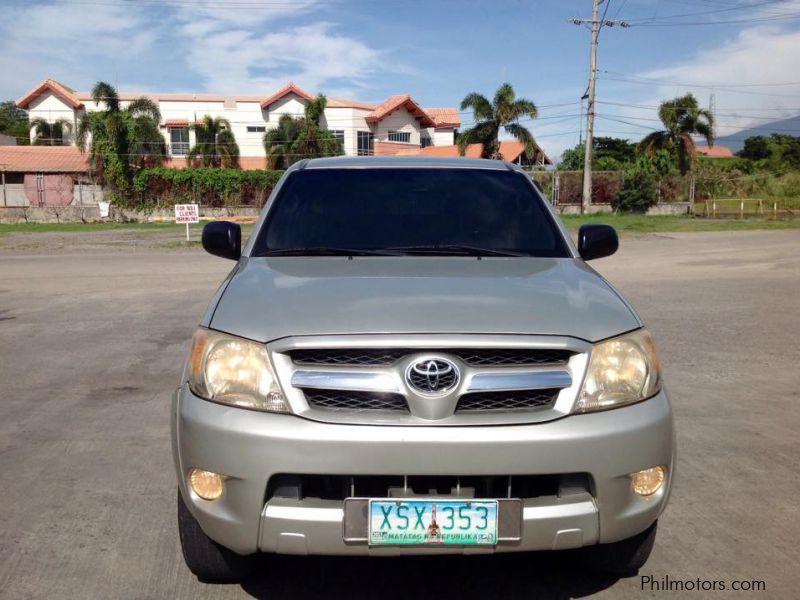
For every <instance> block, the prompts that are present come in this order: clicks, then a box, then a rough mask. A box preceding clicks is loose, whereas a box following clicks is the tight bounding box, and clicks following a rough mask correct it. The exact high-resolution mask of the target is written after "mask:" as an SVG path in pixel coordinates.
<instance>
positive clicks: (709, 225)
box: [561, 214, 800, 233]
mask: <svg viewBox="0 0 800 600" xmlns="http://www.w3.org/2000/svg"><path fill="white" fill-rule="evenodd" d="M561 220H562V221H563V222H564V224H565V225H566V226H567V227H568V228H569V229H570V230H572V231H577V230H578V228H579V227H580V226H581V225H583V224H584V223H606V224H608V225H611V226H613V227H614V228H616V230H617V231H619V232H622V233H658V232H662V231H664V232H666V231H738V230H753V229H800V219H764V218H755V217H753V218H747V219H707V218H704V217H694V216H691V215H615V214H598V215H586V216H583V215H561Z"/></svg>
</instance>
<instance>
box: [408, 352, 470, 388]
mask: <svg viewBox="0 0 800 600" xmlns="http://www.w3.org/2000/svg"><path fill="white" fill-rule="evenodd" d="M458 379H459V373H458V367H456V365H454V364H453V363H452V362H450V361H449V360H445V359H443V358H424V359H422V360H418V361H416V362H414V363H412V364H411V365H410V366H409V367H408V370H407V371H406V381H407V382H408V385H409V386H410V387H411V388H413V389H414V390H416V391H418V392H421V393H423V394H445V393H447V392H449V391H450V390H452V389H453V388H454V387H455V386H456V385H457V384H458Z"/></svg>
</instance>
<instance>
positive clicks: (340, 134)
mask: <svg viewBox="0 0 800 600" xmlns="http://www.w3.org/2000/svg"><path fill="white" fill-rule="evenodd" d="M331 133H332V134H333V137H335V138H336V139H337V140H339V143H340V144H341V145H342V148H344V129H331Z"/></svg>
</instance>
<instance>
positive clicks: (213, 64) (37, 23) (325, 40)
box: [0, 0, 383, 98]
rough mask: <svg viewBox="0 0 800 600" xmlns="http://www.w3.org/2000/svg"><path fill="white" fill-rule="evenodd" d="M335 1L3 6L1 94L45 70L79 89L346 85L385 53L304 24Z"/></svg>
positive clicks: (13, 93)
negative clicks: (104, 85)
mask: <svg viewBox="0 0 800 600" xmlns="http://www.w3.org/2000/svg"><path fill="white" fill-rule="evenodd" d="M332 1H333V2H335V1H337V0H325V2H323V0H283V1H281V2H274V3H263V4H262V5H260V6H259V7H256V8H253V7H248V6H246V5H245V4H244V3H242V2H241V1H240V0H230V2H229V1H228V0H195V1H193V2H192V3H191V4H189V3H187V2H186V1H185V0H165V1H164V2H163V3H160V4H158V5H155V4H153V3H147V4H144V3H143V4H137V3H135V2H130V3H127V2H126V3H125V5H124V6H121V5H106V4H99V5H94V4H93V5H92V6H91V7H88V5H85V4H79V3H73V2H68V1H65V0H46V1H45V2H41V3H29V4H27V5H18V6H14V7H9V8H7V9H6V8H4V10H3V19H0V73H3V77H0V98H6V97H18V96H19V95H21V94H22V93H23V92H25V91H27V89H29V88H30V87H32V86H33V85H34V84H36V83H38V82H39V81H41V80H42V79H44V78H45V77H52V78H54V79H57V80H59V81H61V82H62V83H64V84H66V85H68V86H71V87H75V88H79V89H87V88H89V87H90V86H91V85H92V84H93V83H94V82H95V81H97V80H98V79H106V80H108V81H109V82H111V83H113V84H115V85H117V86H118V87H119V88H120V89H123V90H126V89H128V90H130V89H135V90H137V91H139V90H142V89H152V88H153V87H161V88H163V87H164V86H163V85H161V86H160V85H159V84H158V83H157V81H163V80H165V79H166V80H169V81H173V84H172V86H171V87H170V88H169V89H164V90H163V91H177V90H181V89H182V90H185V89H189V88H191V89H193V90H195V91H211V92H225V91H230V92H251V93H268V92H271V91H274V89H275V88H277V87H279V86H281V85H283V84H284V83H286V82H287V81H289V80H293V81H296V82H297V83H298V84H299V85H302V86H305V87H307V88H308V89H309V90H310V91H312V92H316V91H324V90H325V89H326V88H327V89H335V90H337V93H346V92H350V91H353V90H354V89H358V88H359V87H360V86H362V85H364V84H365V81H366V78H367V77H368V76H369V75H370V74H372V73H373V72H375V71H376V69H377V68H378V67H379V66H380V63H381V61H382V57H383V53H382V52H381V51H379V50H377V49H375V48H372V47H370V46H369V45H367V44H366V43H364V42H362V41H360V40H359V39H356V38H355V37H351V36H349V35H346V34H344V33H341V32H340V31H339V30H338V27H337V25H336V24H333V23H330V22H325V21H323V20H322V19H321V18H320V19H317V20H316V21H313V20H312V21H310V22H309V15H310V14H311V13H312V11H314V10H319V9H320V8H321V7H327V8H329V7H330V6H331V3H332ZM312 16H313V15H312ZM297 17H303V23H302V24H298V23H297V21H296V20H295V19H296V18H297ZM154 75H157V80H155V83H152V82H148V80H151V81H152V80H154V79H155V78H154V77H153V76H154ZM193 79H194V80H195V81H196V80H199V84H198V83H196V82H194V83H193V82H192V80H193ZM139 82H141V83H143V84H144V85H135V86H133V85H131V83H139Z"/></svg>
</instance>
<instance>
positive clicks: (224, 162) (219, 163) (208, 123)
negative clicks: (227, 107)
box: [188, 115, 239, 168]
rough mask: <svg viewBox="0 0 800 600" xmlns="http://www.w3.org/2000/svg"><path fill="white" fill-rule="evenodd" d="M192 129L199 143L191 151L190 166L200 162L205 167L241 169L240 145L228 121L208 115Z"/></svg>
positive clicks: (189, 156) (189, 155)
mask: <svg viewBox="0 0 800 600" xmlns="http://www.w3.org/2000/svg"><path fill="white" fill-rule="evenodd" d="M192 129H194V132H195V137H196V139H197V142H196V143H195V145H194V146H193V147H192V149H191V150H189V154H188V161H189V163H190V164H194V163H196V162H199V163H200V166H203V167H225V168H238V167H239V145H238V144H237V143H236V138H235V137H234V135H233V131H231V123H230V121H228V119H225V118H224V117H211V116H210V115H206V116H205V117H203V121H202V122H201V123H196V124H194V125H192ZM196 159H199V160H196Z"/></svg>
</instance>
